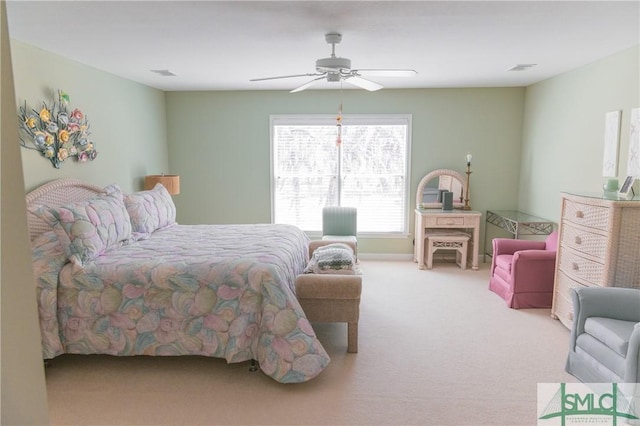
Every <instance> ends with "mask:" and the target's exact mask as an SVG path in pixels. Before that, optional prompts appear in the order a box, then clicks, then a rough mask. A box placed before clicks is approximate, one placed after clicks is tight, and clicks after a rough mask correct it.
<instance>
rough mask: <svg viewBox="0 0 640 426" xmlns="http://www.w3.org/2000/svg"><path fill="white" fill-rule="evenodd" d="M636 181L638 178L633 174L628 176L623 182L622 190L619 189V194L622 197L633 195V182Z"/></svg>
mask: <svg viewBox="0 0 640 426" xmlns="http://www.w3.org/2000/svg"><path fill="white" fill-rule="evenodd" d="M635 181H636V178H635V177H633V176H627V178H626V179H625V180H624V182H623V183H622V186H621V187H620V190H619V191H618V195H620V196H621V197H629V196H633V183H634V182H635Z"/></svg>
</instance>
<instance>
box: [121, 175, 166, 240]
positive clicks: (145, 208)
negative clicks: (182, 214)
mask: <svg viewBox="0 0 640 426" xmlns="http://www.w3.org/2000/svg"><path fill="white" fill-rule="evenodd" d="M124 204H125V206H126V207H127V211H128V212H129V217H130V218H131V226H132V231H133V238H134V239H135V240H142V239H146V238H149V236H150V235H151V234H152V233H153V232H154V231H157V230H158V229H162V228H166V227H168V226H171V225H173V224H175V223H176V206H175V204H173V199H172V198H171V195H170V194H169V192H168V191H167V189H166V188H165V187H164V186H162V184H160V183H158V184H156V186H154V187H153V189H150V190H149V191H140V192H136V193H134V194H130V195H127V196H125V198H124Z"/></svg>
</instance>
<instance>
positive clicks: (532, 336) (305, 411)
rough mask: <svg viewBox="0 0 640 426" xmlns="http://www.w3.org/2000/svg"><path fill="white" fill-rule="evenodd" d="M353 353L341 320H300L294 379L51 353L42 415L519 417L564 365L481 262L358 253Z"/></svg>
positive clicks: (452, 420)
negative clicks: (315, 350)
mask: <svg viewBox="0 0 640 426" xmlns="http://www.w3.org/2000/svg"><path fill="white" fill-rule="evenodd" d="M361 266H362V270H363V272H364V281H363V295H362V303H361V318H360V346H359V353H357V354H348V353H346V324H316V325H314V328H315V329H316V332H317V333H318V336H319V338H320V340H321V341H322V343H323V345H324V346H325V348H326V350H327V352H329V355H330V356H331V359H332V361H331V363H330V364H329V366H328V368H327V369H326V370H325V371H324V372H322V374H320V376H318V377H317V378H315V379H313V380H312V381H310V382H308V383H304V384H297V385H282V384H279V383H277V382H275V381H274V380H272V379H271V378H269V377H267V376H266V375H264V374H262V373H261V372H256V373H251V372H249V371H248V363H243V364H231V365H228V364H226V362H225V361H224V360H219V359H208V358H203V357H174V358H160V357H158V358H151V357H131V358H115V357H108V356H62V357H59V358H56V359H55V360H54V361H53V362H52V363H51V365H50V367H48V368H47V369H46V374H47V389H48V397H49V411H50V418H51V424H52V425H232V424H242V425H252V424H263V425H284V424H292V425H293V424H295V425H303V424H304V425H321V424H322V425H339V424H349V425H357V424H363V425H364V424H366V425H409V424H420V425H479V424H490V425H519V424H522V425H525V424H526V425H532V424H535V423H536V410H537V408H536V407H537V406H536V384H537V383H538V382H547V383H559V382H575V381H576V379H575V378H573V377H572V376H570V375H568V374H567V373H565V372H564V361H565V357H566V354H567V349H568V339H569V331H568V330H567V329H565V328H564V327H563V326H562V325H561V324H560V322H559V321H556V320H552V319H551V318H550V316H549V313H550V310H549V309H525V310H512V309H508V308H507V307H506V306H505V304H504V301H503V300H502V299H500V298H499V297H498V296H497V295H495V294H494V293H492V292H490V291H489V290H488V289H487V286H488V267H489V266H488V264H481V270H480V271H472V270H466V271H462V270H460V269H459V268H458V267H457V266H455V265H453V264H451V263H436V264H435V265H434V269H433V270H430V271H420V270H418V268H417V265H416V264H415V263H412V262H385V261H372V260H364V261H362V262H361Z"/></svg>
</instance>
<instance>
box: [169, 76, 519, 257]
mask: <svg viewBox="0 0 640 426" xmlns="http://www.w3.org/2000/svg"><path fill="white" fill-rule="evenodd" d="M166 99H167V123H168V140H169V161H170V172H171V173H177V174H179V175H180V179H181V186H182V189H181V193H180V195H178V196H176V197H175V201H176V205H177V207H178V212H179V213H178V219H179V221H180V222H181V223H251V222H269V221H270V220H271V216H270V215H271V208H270V197H269V190H270V186H269V185H270V160H269V158H270V153H269V148H270V147H269V144H270V141H269V115H270V114H304V113H309V114H332V113H336V112H337V109H338V105H339V104H340V103H341V102H342V104H343V109H344V113H345V114H369V113H380V114H383V113H402V114H405V113H409V114H412V117H413V126H412V127H413V132H412V148H411V150H412V151H411V166H410V167H411V193H410V197H411V209H412V210H413V208H414V207H415V199H414V198H415V191H416V187H417V184H418V182H419V181H420V179H421V178H422V177H423V176H424V175H425V174H426V173H427V172H429V171H431V170H434V169H438V168H451V169H455V170H458V171H459V172H463V171H464V170H465V160H464V158H465V155H466V154H467V152H471V153H472V154H473V168H472V171H473V174H472V175H471V185H470V186H471V206H472V207H473V208H474V209H476V210H480V211H485V210H486V209H487V208H503V209H505V208H515V207H516V206H517V199H518V180H519V161H520V143H521V141H520V137H521V131H522V115H523V105H524V88H490V89H416V90H381V91H379V92H365V91H361V90H344V91H342V93H341V92H340V91H339V90H330V91H326V90H315V91H313V90H311V91H305V92H302V93H296V94H291V93H288V92H285V91H242V92H170V93H167V97H166ZM410 229H411V233H412V234H413V215H410ZM359 250H362V252H363V253H412V252H413V245H412V236H411V237H409V238H400V239H390V238H385V239H360V240H359Z"/></svg>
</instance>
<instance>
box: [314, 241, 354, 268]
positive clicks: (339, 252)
mask: <svg viewBox="0 0 640 426" xmlns="http://www.w3.org/2000/svg"><path fill="white" fill-rule="evenodd" d="M304 273H305V274H342V275H355V274H360V269H359V268H358V266H357V265H356V257H355V255H354V254H353V249H352V248H351V247H349V246H348V245H347V244H343V243H334V244H328V245H326V246H322V247H318V248H317V249H316V250H315V251H314V252H313V256H311V260H310V261H309V264H308V265H307V267H306V268H305V270H304Z"/></svg>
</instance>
